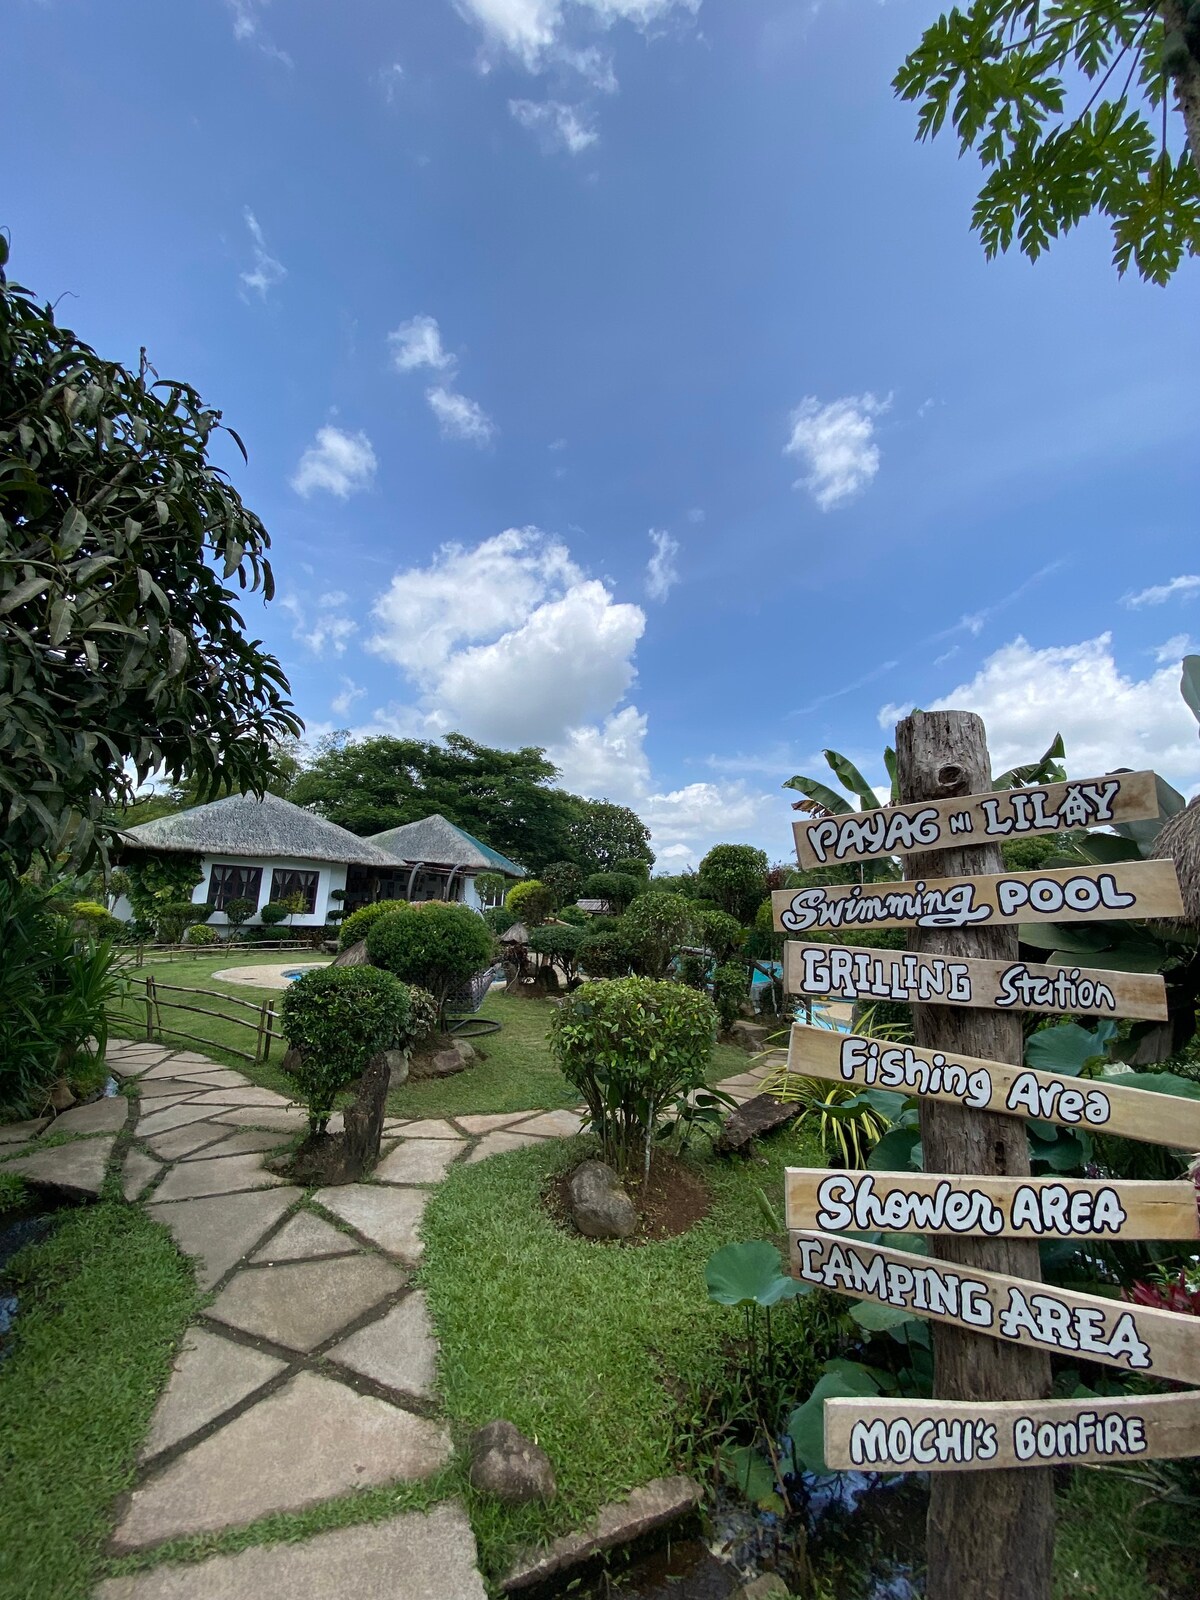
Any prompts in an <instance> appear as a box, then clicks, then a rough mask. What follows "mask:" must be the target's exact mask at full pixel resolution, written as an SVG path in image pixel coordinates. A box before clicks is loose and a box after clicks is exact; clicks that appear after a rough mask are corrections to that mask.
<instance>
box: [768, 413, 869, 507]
mask: <svg viewBox="0 0 1200 1600" xmlns="http://www.w3.org/2000/svg"><path fill="white" fill-rule="evenodd" d="M890 403H891V402H890V398H885V399H883V400H880V399H878V398H877V397H876V396H875V395H873V394H870V393H868V394H859V395H846V396H844V397H843V398H842V399H841V400H831V401H829V402H828V404H826V405H822V404H821V402H820V401H819V400H818V399H817V398H816V396H815V395H806V396H805V398H804V399H803V400H802V401H801V402H800V404H799V405H798V406H797V407H796V409H795V411H793V412H792V415H791V418H790V421H791V427H792V432H791V437H790V438H789V439H788V442H787V444H785V445H784V447H783V453H784V455H786V456H795V457H796V458H797V459H798V460H799V461H801V462H802V463H803V464H804V466H805V467H806V468H807V472H806V474H805V476H804V477H802V478H799V479H797V481H796V484H795V487H796V488H797V489H807V490H808V492H809V493H810V494H811V495H812V497H813V499H814V500H815V501H816V503H817V505H818V506H819V507H820V508H821V510H822V511H832V509H833V508H834V506H839V505H841V504H843V502H844V501H846V500H852V499H853V498H854V496H855V495H856V494H860V493H861V492H862V490H863V489H865V488H866V487H867V485H868V484H869V483H870V482H871V480H872V479H873V478H874V476H875V474H876V473H877V472H878V471H879V446H878V445H877V444H876V443H875V418H876V417H877V416H879V415H880V413H881V412H884V411H886V410H887V408H888V406H889V404H890Z"/></svg>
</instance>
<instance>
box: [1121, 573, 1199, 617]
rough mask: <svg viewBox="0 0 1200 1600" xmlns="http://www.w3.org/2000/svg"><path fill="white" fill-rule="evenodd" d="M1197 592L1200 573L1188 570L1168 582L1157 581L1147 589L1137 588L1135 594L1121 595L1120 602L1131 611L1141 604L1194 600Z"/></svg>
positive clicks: (1138, 608) (1155, 604)
mask: <svg viewBox="0 0 1200 1600" xmlns="http://www.w3.org/2000/svg"><path fill="white" fill-rule="evenodd" d="M1197 594H1200V574H1196V573H1191V572H1190V573H1185V574H1184V576H1183V577H1180V578H1172V579H1171V581H1170V582H1169V583H1157V584H1154V585H1152V587H1151V588H1149V589H1139V590H1138V592H1137V593H1136V594H1127V595H1123V596H1122V598H1121V604H1122V605H1123V606H1128V607H1129V609H1130V610H1131V611H1139V610H1140V609H1141V608H1142V606H1161V605H1163V604H1164V603H1165V602H1166V601H1168V600H1175V599H1180V600H1194V599H1195V598H1196V596H1197Z"/></svg>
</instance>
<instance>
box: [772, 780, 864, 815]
mask: <svg viewBox="0 0 1200 1600" xmlns="http://www.w3.org/2000/svg"><path fill="white" fill-rule="evenodd" d="M783 787H784V788H785V789H797V790H799V792H800V793H801V794H802V795H806V796H807V803H806V802H805V801H803V800H798V801H796V802H795V809H796V810H797V811H807V812H808V813H809V814H810V815H812V816H818V817H821V816H825V815H827V814H828V815H829V816H831V817H840V816H841V815H842V813H843V812H846V811H853V810H854V804H853V802H852V801H851V800H849V799H848V798H847V797H846V796H845V795H844V794H838V792H837V790H836V789H831V788H830V787H829V785H828V784H827V783H822V782H821V780H820V779H819V778H804V777H800V776H797V777H795V778H789V779H788V781H787V782H786V783H785V784H784V786H783Z"/></svg>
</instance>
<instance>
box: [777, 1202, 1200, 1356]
mask: <svg viewBox="0 0 1200 1600" xmlns="http://www.w3.org/2000/svg"><path fill="white" fill-rule="evenodd" d="M790 1237H791V1272H792V1276H793V1277H794V1278H798V1279H799V1280H800V1281H801V1282H802V1283H810V1284H813V1285H814V1286H815V1287H818V1288H822V1289H833V1290H835V1291H836V1292H838V1293H840V1294H848V1295H852V1296H854V1298H855V1299H858V1300H871V1301H874V1302H875V1303H876V1304H877V1305H881V1306H892V1307H894V1308H895V1309H896V1310H897V1311H906V1312H908V1313H909V1315H910V1316H914V1317H929V1318H932V1319H933V1320H934V1321H935V1322H948V1323H952V1324H953V1325H954V1326H955V1327H958V1328H965V1329H966V1330H967V1331H968V1332H969V1333H982V1334H986V1335H987V1336H988V1337H989V1338H991V1339H1004V1340H1007V1341H1008V1342H1009V1343H1015V1344H1026V1345H1033V1346H1036V1347H1037V1348H1038V1349H1041V1350H1051V1351H1054V1352H1055V1353H1056V1354H1057V1355H1073V1356H1082V1357H1083V1358H1084V1359H1085V1360H1088V1361H1099V1362H1102V1363H1104V1364H1105V1365H1106V1366H1110V1367H1120V1368H1121V1369H1122V1370H1123V1371H1125V1372H1141V1373H1144V1374H1145V1375H1146V1376H1147V1377H1153V1378H1175V1379H1177V1380H1178V1381H1179V1382H1180V1383H1200V1317H1185V1316H1181V1315H1180V1314H1179V1313H1178V1312H1174V1311H1160V1310H1158V1309H1157V1308H1155V1307H1151V1306H1134V1305H1128V1304H1126V1303H1125V1302H1123V1301H1120V1300H1105V1299H1104V1298H1102V1297H1101V1296H1100V1295H1092V1294H1080V1293H1078V1292H1076V1291H1075V1290H1073V1289H1059V1288H1056V1287H1054V1286H1053V1285H1052V1284H1045V1283H1030V1282H1028V1281H1026V1280H1025V1279H1023V1278H1012V1277H1008V1276H1007V1275H1006V1274H1003V1273H998V1272H984V1271H982V1270H981V1269H980V1268H977V1267H966V1266H960V1265H958V1264H957V1263H955V1262H952V1261H936V1260H934V1259H933V1258H932V1257H931V1256H916V1255H912V1254H910V1253H908V1252H907V1251H904V1250H889V1249H887V1248H885V1247H884V1246H883V1245H876V1244H864V1243H863V1242H861V1241H860V1240H857V1239H840V1238H838V1237H836V1235H833V1234H828V1233H813V1232H803V1231H793V1232H792V1233H791V1235H790Z"/></svg>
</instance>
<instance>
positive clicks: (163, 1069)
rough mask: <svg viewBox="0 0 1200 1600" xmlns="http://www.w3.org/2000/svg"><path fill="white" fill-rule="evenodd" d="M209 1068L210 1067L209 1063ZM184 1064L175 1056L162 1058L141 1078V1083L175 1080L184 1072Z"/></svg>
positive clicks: (210, 1063)
mask: <svg viewBox="0 0 1200 1600" xmlns="http://www.w3.org/2000/svg"><path fill="white" fill-rule="evenodd" d="M208 1065H209V1066H211V1065H212V1062H211V1061H210V1062H209V1063H208ZM186 1071H187V1066H186V1064H185V1063H184V1062H183V1061H181V1060H180V1058H179V1057H178V1056H177V1055H172V1056H169V1057H164V1059H163V1060H162V1061H160V1062H159V1063H158V1065H157V1066H154V1067H151V1068H150V1071H149V1072H147V1073H146V1074H145V1075H144V1077H143V1078H142V1082H143V1083H153V1082H154V1080H155V1078H177V1077H178V1076H179V1074H180V1073H181V1072H186Z"/></svg>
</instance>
